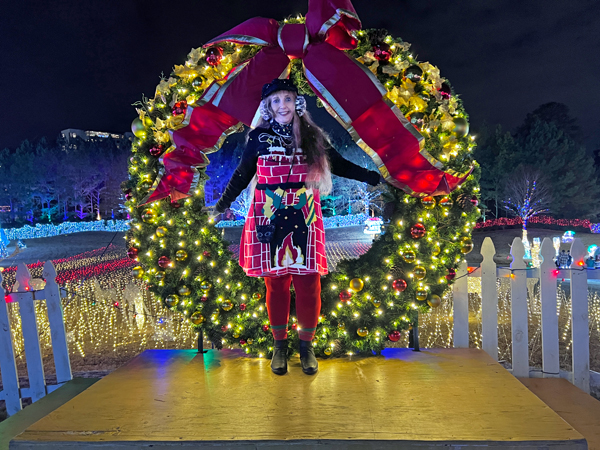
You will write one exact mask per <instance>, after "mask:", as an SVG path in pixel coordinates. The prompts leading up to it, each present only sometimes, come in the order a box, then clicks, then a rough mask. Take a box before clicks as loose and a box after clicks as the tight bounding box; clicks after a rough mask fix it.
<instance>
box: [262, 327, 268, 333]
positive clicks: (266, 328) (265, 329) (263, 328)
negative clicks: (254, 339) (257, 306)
mask: <svg viewBox="0 0 600 450" xmlns="http://www.w3.org/2000/svg"><path fill="white" fill-rule="evenodd" d="M262 330H263V331H264V332H265V333H266V332H268V331H269V325H263V326H262Z"/></svg>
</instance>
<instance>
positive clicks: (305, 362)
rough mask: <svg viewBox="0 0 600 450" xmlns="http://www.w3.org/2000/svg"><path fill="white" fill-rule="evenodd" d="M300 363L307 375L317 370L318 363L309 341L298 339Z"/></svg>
mask: <svg viewBox="0 0 600 450" xmlns="http://www.w3.org/2000/svg"><path fill="white" fill-rule="evenodd" d="M300 364H301V365H302V372H304V373H305V374H307V375H314V374H315V373H317V370H319V363H318V362H317V358H316V357H315V351H314V349H313V347H312V342H310V341H303V340H300Z"/></svg>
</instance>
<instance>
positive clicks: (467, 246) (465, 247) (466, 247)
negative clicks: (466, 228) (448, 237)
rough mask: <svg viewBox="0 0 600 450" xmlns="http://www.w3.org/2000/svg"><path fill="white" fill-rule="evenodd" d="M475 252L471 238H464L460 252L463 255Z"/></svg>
mask: <svg viewBox="0 0 600 450" xmlns="http://www.w3.org/2000/svg"><path fill="white" fill-rule="evenodd" d="M472 250H473V240H472V239H471V238H469V237H464V238H462V239H461V240H460V252H461V253H462V254H463V255H466V254H467V253H471V251H472Z"/></svg>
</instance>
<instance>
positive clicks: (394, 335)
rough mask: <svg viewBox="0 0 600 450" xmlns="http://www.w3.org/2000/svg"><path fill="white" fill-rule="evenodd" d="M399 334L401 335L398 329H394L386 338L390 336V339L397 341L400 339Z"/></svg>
mask: <svg viewBox="0 0 600 450" xmlns="http://www.w3.org/2000/svg"><path fill="white" fill-rule="evenodd" d="M400 336H401V335H400V332H399V331H398V330H394V331H392V332H391V333H390V334H388V338H390V341H392V342H398V341H399V340H400Z"/></svg>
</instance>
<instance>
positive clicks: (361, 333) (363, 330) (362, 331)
mask: <svg viewBox="0 0 600 450" xmlns="http://www.w3.org/2000/svg"><path fill="white" fill-rule="evenodd" d="M356 334H358V335H359V336H360V337H365V336H366V335H367V334H369V330H368V329H367V328H359V329H358V330H356Z"/></svg>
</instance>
